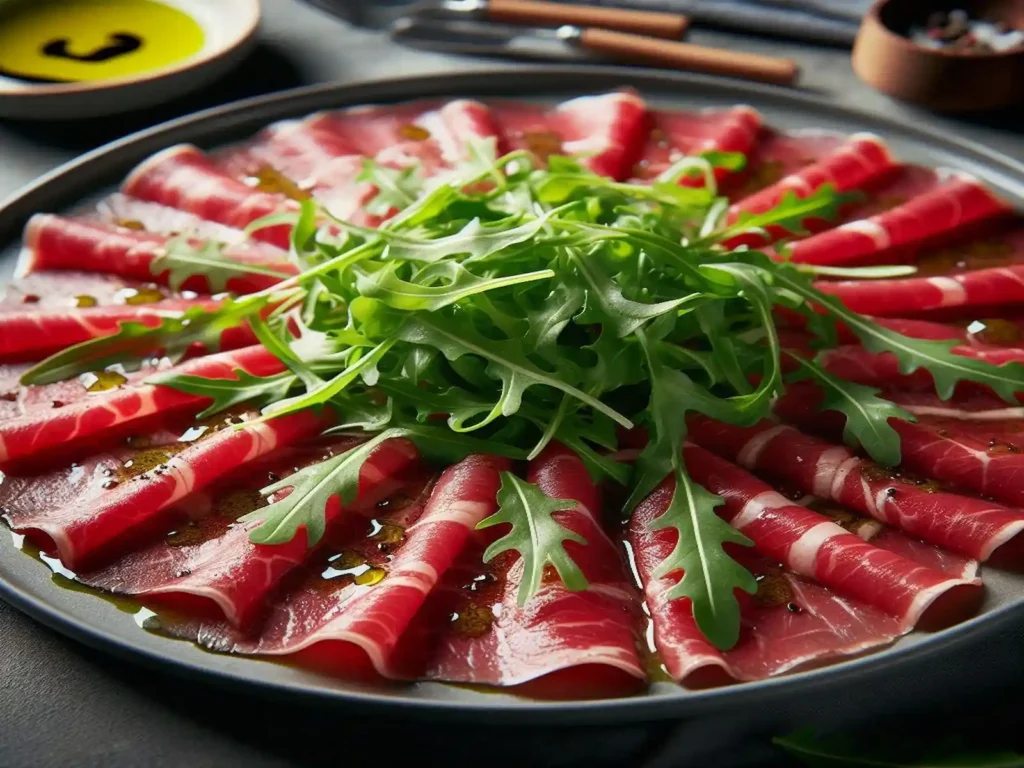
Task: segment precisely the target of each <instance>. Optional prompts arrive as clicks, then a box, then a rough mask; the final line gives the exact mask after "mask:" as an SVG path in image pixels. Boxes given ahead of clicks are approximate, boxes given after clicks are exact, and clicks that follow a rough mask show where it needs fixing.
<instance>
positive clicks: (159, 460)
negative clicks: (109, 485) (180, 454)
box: [120, 449, 171, 480]
mask: <svg viewBox="0 0 1024 768" xmlns="http://www.w3.org/2000/svg"><path fill="white" fill-rule="evenodd" d="M170 458H171V455H170V454H169V453H167V452H166V451H162V450H159V449H149V450H144V451H140V452H139V453H137V454H135V455H134V456H132V457H131V458H130V459H127V460H126V461H125V462H124V463H123V464H122V465H121V471H120V475H121V479H122V480H128V479H131V478H133V477H137V478H140V479H143V476H144V475H145V474H146V473H147V472H149V471H150V470H151V469H155V468H156V467H159V466H160V465H161V464H166V463H167V461H168V460H169V459H170Z"/></svg>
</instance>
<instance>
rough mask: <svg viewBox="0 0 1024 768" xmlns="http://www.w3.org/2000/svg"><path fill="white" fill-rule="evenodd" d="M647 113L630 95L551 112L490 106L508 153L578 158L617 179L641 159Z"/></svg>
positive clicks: (580, 101) (573, 103) (582, 100)
mask: <svg viewBox="0 0 1024 768" xmlns="http://www.w3.org/2000/svg"><path fill="white" fill-rule="evenodd" d="M646 112H647V109H646V107H645V106H644V103H643V101H642V100H641V99H640V97H639V96H637V95H636V94H634V93H632V92H620V93H607V94H604V95H601V96H581V97H579V98H576V99H571V100H569V101H566V102H563V103H561V104H559V105H558V106H557V107H555V108H554V109H548V108H546V107H540V106H536V105H533V104H524V103H521V102H495V103H493V104H491V113H492V115H493V117H494V122H495V124H496V125H497V126H498V130H499V132H500V133H501V134H502V135H503V136H504V138H505V141H506V145H507V146H506V148H507V149H528V150H530V151H531V152H533V153H534V154H535V155H537V156H538V157H539V158H540V159H542V160H544V159H546V158H547V157H548V156H549V155H574V156H578V157H579V158H580V161H581V162H582V163H583V164H584V165H585V166H586V167H588V168H589V169H590V170H592V171H594V172H595V173H599V174H601V175H602V176H611V177H612V178H614V179H618V180H619V181H623V180H625V179H628V178H629V177H630V175H632V169H633V166H634V165H635V164H636V162H637V161H638V160H639V159H640V153H641V152H642V151H643V144H644V135H645V132H646Z"/></svg>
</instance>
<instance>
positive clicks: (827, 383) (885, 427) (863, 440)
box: [790, 354, 917, 467]
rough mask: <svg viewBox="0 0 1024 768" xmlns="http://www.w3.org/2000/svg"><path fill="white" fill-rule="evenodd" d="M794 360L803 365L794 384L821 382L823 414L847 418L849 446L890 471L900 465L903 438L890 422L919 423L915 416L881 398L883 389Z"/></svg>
mask: <svg viewBox="0 0 1024 768" xmlns="http://www.w3.org/2000/svg"><path fill="white" fill-rule="evenodd" d="M790 357H791V358H792V359H794V360H796V361H797V362H798V363H800V369H801V370H800V372H799V373H798V374H796V375H795V376H791V377H790V381H804V380H807V379H813V380H815V381H817V382H818V384H819V385H820V386H821V388H822V390H824V392H825V399H824V401H823V402H822V404H821V408H822V410H826V411H839V412H840V413H842V414H843V415H844V416H846V424H845V425H844V427H843V441H844V442H845V443H846V444H847V445H848V446H850V447H851V448H857V447H858V446H859V447H862V448H863V449H864V450H865V451H866V452H867V454H868V455H869V456H870V457H871V458H872V459H874V460H875V461H877V462H878V463H879V464H884V465H885V466H887V467H894V466H896V465H897V464H899V463H900V436H899V433H898V432H896V430H895V429H893V427H892V425H891V424H890V423H889V419H902V420H904V421H917V419H916V418H915V417H914V415H913V414H912V413H909V412H908V411H906V410H904V409H903V408H901V407H900V406H898V405H897V404H896V403H894V402H892V401H891V400H885V399H884V398H881V397H878V394H879V393H880V392H881V390H879V389H875V388H874V387H866V386H864V385H863V384H855V383H854V382H852V381H845V380H843V379H840V378H839V377H838V376H833V375H832V374H831V373H829V372H828V371H827V370H826V369H825V368H823V367H822V366H820V365H818V364H817V363H814V362H811V361H810V360H804V359H802V358H799V357H797V356H796V355H792V354H790Z"/></svg>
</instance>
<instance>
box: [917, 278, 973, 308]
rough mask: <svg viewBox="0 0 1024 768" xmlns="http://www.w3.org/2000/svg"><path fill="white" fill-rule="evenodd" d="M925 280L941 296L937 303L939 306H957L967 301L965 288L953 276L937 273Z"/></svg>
mask: <svg viewBox="0 0 1024 768" xmlns="http://www.w3.org/2000/svg"><path fill="white" fill-rule="evenodd" d="M927 282H928V283H929V284H930V285H931V286H932V287H934V288H936V289H937V290H938V291H939V293H940V294H941V296H942V298H940V299H939V303H938V305H937V306H939V307H958V306H960V305H962V304H964V303H965V302H966V301H967V289H965V288H964V286H963V284H962V283H961V282H960V281H959V280H957V279H956V278H954V277H947V276H945V275H937V276H936V277H929V278H927Z"/></svg>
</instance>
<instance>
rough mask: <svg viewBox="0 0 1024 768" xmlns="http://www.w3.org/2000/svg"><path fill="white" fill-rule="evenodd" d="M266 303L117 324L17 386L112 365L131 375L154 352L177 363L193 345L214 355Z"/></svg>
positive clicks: (241, 302) (231, 303)
mask: <svg viewBox="0 0 1024 768" xmlns="http://www.w3.org/2000/svg"><path fill="white" fill-rule="evenodd" d="M268 300H269V299H268V297H267V296H260V295H259V294H252V295H250V296H246V297H243V298H241V299H228V300H226V301H225V302H224V303H223V304H221V305H220V306H219V307H217V308H216V309H212V310H207V309H204V308H203V307H190V308H189V309H187V310H185V311H184V312H181V313H176V314H174V315H172V316H169V317H165V318H163V319H161V321H160V323H159V325H155V326H151V325H146V324H145V323H139V322H134V321H129V322H122V323H121V325H120V327H119V329H118V331H117V333H114V334H111V335H110V336H101V337H98V338H95V339H90V340H89V341H83V342H82V343H80V344H75V345H73V346H70V347H68V348H66V349H64V350H62V351H61V352H58V353H56V354H54V355H51V356H50V357H48V358H46V359H45V360H43V361H42V362H40V363H37V364H36V365H35V366H33V367H32V368H31V369H29V370H28V371H26V372H25V373H24V374H23V375H22V377H21V383H22V384H24V385H26V386H27V385H32V384H52V383H53V382H56V381H64V380H65V379H70V378H72V377H74V376H77V375H79V374H82V373H87V372H89V371H99V370H102V369H104V368H106V367H108V366H111V365H114V364H121V365H122V366H124V367H125V369H126V370H135V369H137V368H138V367H139V365H140V364H141V363H142V361H143V360H145V359H146V358H149V357H152V356H153V355H156V354H158V353H159V354H161V355H162V356H163V357H167V358H169V359H170V360H171V361H172V362H177V361H178V360H180V359H181V358H182V357H183V356H184V354H185V353H186V352H187V351H188V350H189V348H190V347H191V346H192V345H193V344H201V345H203V346H204V347H206V348H207V349H208V350H210V351H211V352H216V351H217V350H219V349H220V340H221V334H222V333H223V332H224V331H226V330H228V329H229V328H236V327H238V326H239V325H242V323H244V322H245V321H246V320H248V319H249V318H251V317H253V316H255V315H256V313H258V312H259V311H260V310H261V309H262V308H263V307H265V306H266V305H267V302H268Z"/></svg>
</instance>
